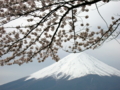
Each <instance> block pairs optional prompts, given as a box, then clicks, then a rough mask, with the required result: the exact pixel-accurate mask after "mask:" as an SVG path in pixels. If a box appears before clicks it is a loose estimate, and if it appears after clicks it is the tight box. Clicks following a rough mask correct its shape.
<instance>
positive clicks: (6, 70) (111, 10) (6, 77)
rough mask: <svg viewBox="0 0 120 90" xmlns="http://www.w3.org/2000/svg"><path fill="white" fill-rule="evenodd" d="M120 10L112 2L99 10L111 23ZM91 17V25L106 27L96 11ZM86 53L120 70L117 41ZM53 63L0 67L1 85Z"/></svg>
mask: <svg viewBox="0 0 120 90" xmlns="http://www.w3.org/2000/svg"><path fill="white" fill-rule="evenodd" d="M119 8H120V2H111V3H109V4H106V5H104V6H102V7H100V8H99V10H100V12H101V14H102V15H103V17H104V18H105V19H106V21H107V22H108V23H109V22H110V21H109V19H110V18H111V15H113V16H114V15H116V14H120V11H119ZM90 16H91V17H93V18H94V19H95V20H94V21H93V22H92V23H91V25H92V26H94V25H96V22H97V23H98V24H101V25H103V26H104V27H106V26H105V24H104V22H103V21H102V20H101V18H100V16H98V13H97V12H96V10H93V11H92V12H90ZM90 21H92V19H90ZM96 28H97V27H96ZM117 40H118V41H119V42H120V37H118V38H117ZM85 52H86V53H87V54H89V55H92V56H93V57H95V58H97V59H98V60H100V61H102V62H104V63H106V64H108V65H110V66H113V67H115V68H117V69H119V70H120V44H119V43H117V42H116V40H112V41H110V42H106V43H104V44H103V45H102V46H101V47H99V48H97V49H95V50H87V51H85ZM68 54H69V53H66V52H64V51H62V50H60V52H59V55H60V57H61V58H63V57H65V56H66V55H68ZM52 63H55V61H53V60H52V59H51V58H48V59H47V60H45V62H44V63H37V60H35V61H34V62H33V63H28V64H23V65H22V66H18V65H12V66H4V67H0V85H1V84H4V83H7V82H10V81H13V80H16V79H20V78H22V77H25V76H28V75H30V74H32V73H34V72H36V71H38V70H40V69H42V68H44V67H46V66H48V65H51V64H52Z"/></svg>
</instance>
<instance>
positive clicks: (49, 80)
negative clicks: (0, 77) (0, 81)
mask: <svg viewBox="0 0 120 90" xmlns="http://www.w3.org/2000/svg"><path fill="white" fill-rule="evenodd" d="M62 89H63V90H80V89H81V90H120V71H119V70H117V69H115V68H113V67H111V66H108V65H106V64H105V63H103V62H101V61H99V60H97V59H95V58H94V57H92V56H89V55H87V54H85V53H77V54H70V55H68V56H66V57H65V58H63V59H61V60H60V61H59V62H57V63H54V64H52V65H50V66H48V67H46V68H44V69H42V70H40V71H38V72H35V73H33V74H31V75H30V76H28V77H24V78H22V79H19V80H16V81H13V82H10V83H7V84H4V85H1V86H0V90H62Z"/></svg>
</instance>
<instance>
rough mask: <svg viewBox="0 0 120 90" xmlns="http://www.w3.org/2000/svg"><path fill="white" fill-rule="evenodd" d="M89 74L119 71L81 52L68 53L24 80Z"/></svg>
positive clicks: (119, 72) (103, 74)
mask: <svg viewBox="0 0 120 90" xmlns="http://www.w3.org/2000/svg"><path fill="white" fill-rule="evenodd" d="M89 74H97V75H100V76H111V75H116V76H120V71H119V70H117V69H115V68H113V67H111V66H108V65H107V64H105V63H103V62H101V61H99V60H97V59H96V58H94V57H92V56H90V55H87V54H86V53H83V52H82V53H77V54H74V53H73V54H70V55H68V56H66V57H65V58H63V59H61V60H60V61H59V62H57V63H54V64H52V65H50V66H48V67H46V68H44V69H42V70H39V71H38V72H35V73H33V74H31V75H30V76H29V77H28V78H26V80H29V79H31V78H35V79H40V78H44V77H49V76H52V77H53V78H55V79H60V78H63V77H64V78H65V77H68V76H70V77H69V78H68V80H71V79H74V78H79V77H82V76H85V75H89Z"/></svg>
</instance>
